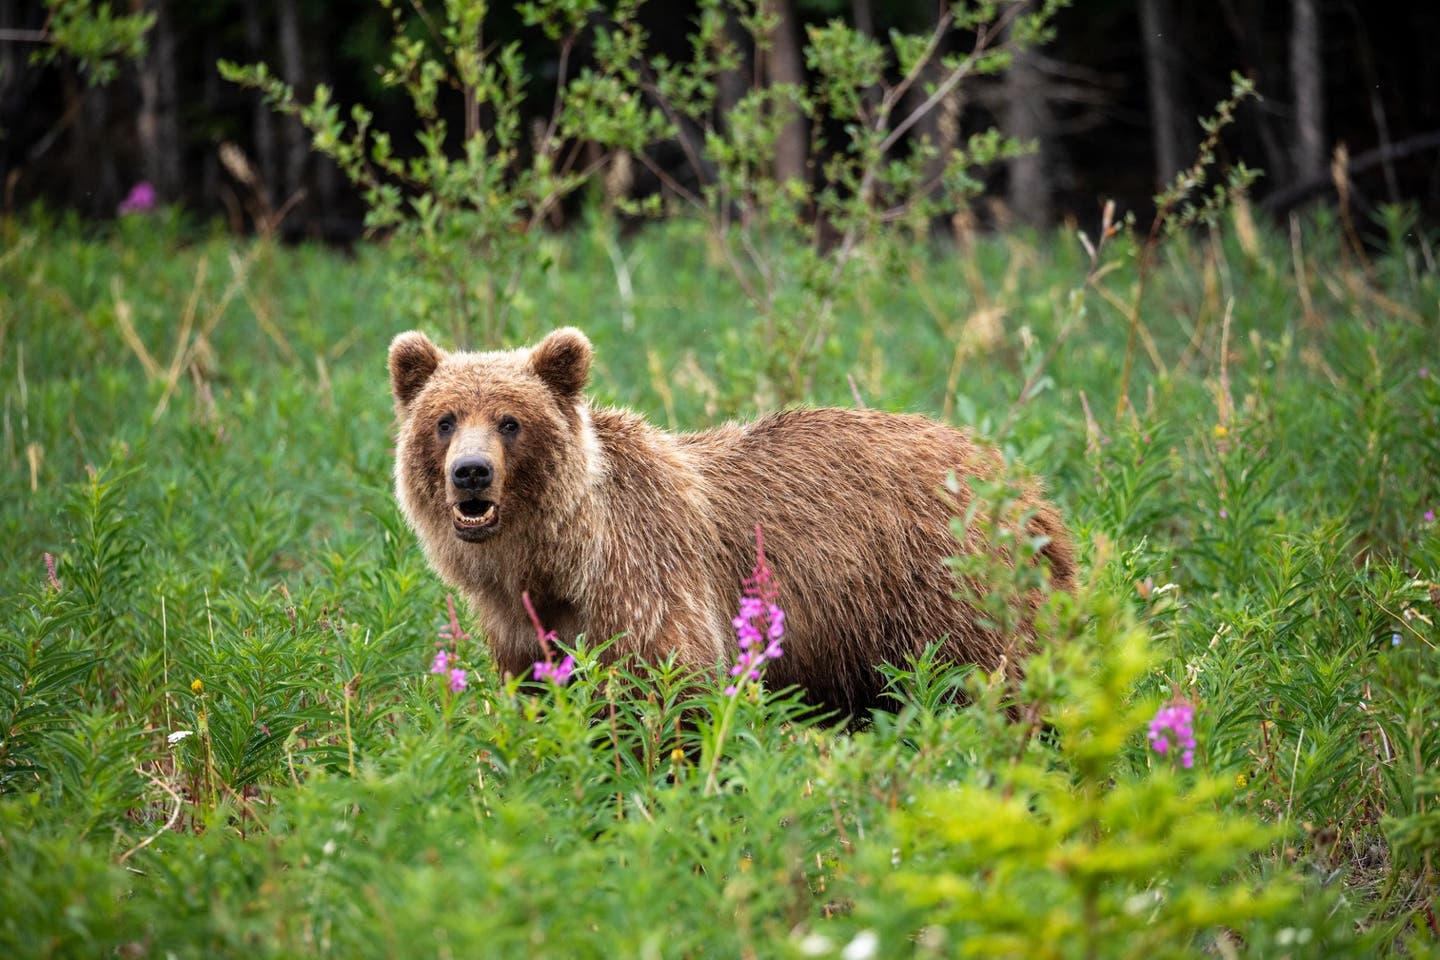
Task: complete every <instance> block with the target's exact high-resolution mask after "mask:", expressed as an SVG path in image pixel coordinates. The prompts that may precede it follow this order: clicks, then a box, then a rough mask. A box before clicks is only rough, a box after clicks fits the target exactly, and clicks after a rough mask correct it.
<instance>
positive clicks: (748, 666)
mask: <svg viewBox="0 0 1440 960" xmlns="http://www.w3.org/2000/svg"><path fill="white" fill-rule="evenodd" d="M779 596H780V591H779V589H778V588H777V587H776V586H775V575H774V573H773V572H772V571H771V569H770V564H769V562H768V561H767V560H766V559H765V540H764V537H763V536H762V535H761V532H760V527H759V525H758V524H757V525H756V527H755V567H754V569H752V570H751V571H750V576H749V577H748V578H746V580H745V586H744V592H743V593H742V594H741V597H740V611H739V615H738V616H736V617H735V619H733V620H731V621H730V622H731V624H732V625H733V626H734V627H735V639H736V640H737V641H738V642H739V644H740V655H739V656H738V657H736V658H735V665H734V666H733V667H731V668H730V676H732V677H734V678H735V682H734V683H732V684H731V685H730V686H728V687H726V688H725V693H726V694H727V695H729V696H732V697H733V696H735V694H737V693H739V692H740V688H741V687H742V686H744V685H745V683H746V682H747V681H758V680H759V679H760V674H761V668H762V667H763V666H764V665H765V663H766V662H767V661H770V660H775V659H778V658H779V657H780V656H782V655H783V654H784V652H785V651H784V649H783V648H782V647H781V645H780V641H781V640H783V639H784V637H785V611H784V610H782V609H780V606H779V604H777V603H776V600H778V599H779Z"/></svg>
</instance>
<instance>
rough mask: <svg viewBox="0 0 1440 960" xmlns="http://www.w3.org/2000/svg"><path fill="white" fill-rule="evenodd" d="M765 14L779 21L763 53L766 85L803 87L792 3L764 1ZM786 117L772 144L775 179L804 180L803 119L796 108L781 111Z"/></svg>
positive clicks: (807, 147)
mask: <svg viewBox="0 0 1440 960" xmlns="http://www.w3.org/2000/svg"><path fill="white" fill-rule="evenodd" d="M764 6H765V8H766V12H767V13H770V14H772V15H774V16H776V17H778V18H779V22H778V23H777V24H776V26H775V29H774V31H772V32H771V34H770V49H769V50H767V51H766V52H765V77H766V81H767V82H768V83H770V84H778V83H784V84H793V85H794V86H795V87H796V88H797V89H804V86H805V63H804V60H803V55H802V53H801V49H800V25H799V22H798V21H797V19H796V17H795V4H794V0H764ZM783 112H784V113H785V114H787V115H788V116H789V120H788V121H787V122H786V123H785V126H784V128H782V129H781V131H780V139H779V140H778V141H777V142H776V144H775V176H776V177H777V178H778V179H780V180H791V179H795V180H805V179H807V178H808V173H807V171H806V161H807V159H808V156H809V153H810V144H809V134H808V133H807V131H806V129H805V118H804V117H803V116H801V114H800V108H799V107H798V106H793V107H787V108H784V111H783Z"/></svg>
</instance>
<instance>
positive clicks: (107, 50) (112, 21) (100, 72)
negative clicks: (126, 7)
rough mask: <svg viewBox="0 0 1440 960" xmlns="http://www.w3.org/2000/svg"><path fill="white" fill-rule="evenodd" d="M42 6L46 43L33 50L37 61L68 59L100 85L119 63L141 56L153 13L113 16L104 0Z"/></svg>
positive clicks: (63, 0) (58, 0)
mask: <svg viewBox="0 0 1440 960" xmlns="http://www.w3.org/2000/svg"><path fill="white" fill-rule="evenodd" d="M45 6H46V7H48V8H49V11H50V15H49V19H48V20H47V23H46V28H47V29H46V31H45V36H44V39H45V40H46V41H47V43H46V45H45V46H42V47H40V48H39V49H38V50H36V52H35V54H34V56H35V58H36V59H37V60H39V61H41V62H49V61H51V60H54V59H55V58H56V57H58V56H61V55H63V56H66V57H69V58H71V59H73V60H75V61H76V62H77V63H78V64H79V66H80V71H81V73H83V74H84V75H85V76H86V78H87V79H88V80H89V81H90V82H91V83H93V84H96V85H98V86H104V85H105V84H107V83H109V82H110V81H111V80H114V79H115V74H116V71H117V70H118V69H119V64H120V62H121V61H124V60H139V59H140V58H141V57H143V56H145V49H146V42H145V35H146V34H147V33H149V32H150V28H151V27H153V26H154V25H155V14H154V13H153V12H140V13H131V14H122V15H119V16H117V15H116V14H115V12H114V10H113V9H112V7H111V4H110V3H109V2H108V0H99V3H96V2H94V0H45Z"/></svg>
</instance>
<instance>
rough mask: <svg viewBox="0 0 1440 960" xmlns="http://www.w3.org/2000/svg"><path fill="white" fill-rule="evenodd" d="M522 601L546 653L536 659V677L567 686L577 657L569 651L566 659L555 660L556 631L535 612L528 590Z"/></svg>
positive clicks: (522, 595) (542, 650) (521, 597)
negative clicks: (540, 658) (541, 657)
mask: <svg viewBox="0 0 1440 960" xmlns="http://www.w3.org/2000/svg"><path fill="white" fill-rule="evenodd" d="M520 601H521V602H522V603H524V604H525V612H526V613H528V614H529V615H530V622H531V623H532V624H534V625H535V639H536V641H537V642H539V644H540V651H541V652H542V653H543V654H545V659H544V660H536V661H535V679H536V680H549V681H550V682H551V683H553V684H555V685H556V686H557V687H563V686H565V684H567V683H569V682H570V677H571V676H572V675H573V674H574V673H575V658H574V657H573V656H571V655H570V654H568V653H567V654H565V659H563V660H561V661H560V662H559V663H556V662H555V643H556V640H557V638H556V636H555V631H554V630H546V629H545V624H543V623H541V622H540V614H538V613H536V612H535V604H533V603H531V602H530V594H529V592H528V591H527V592H522V593H521V594H520Z"/></svg>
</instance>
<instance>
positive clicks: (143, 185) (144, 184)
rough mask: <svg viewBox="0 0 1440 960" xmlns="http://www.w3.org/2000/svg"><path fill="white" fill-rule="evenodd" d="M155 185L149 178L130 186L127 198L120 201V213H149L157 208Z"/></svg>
mask: <svg viewBox="0 0 1440 960" xmlns="http://www.w3.org/2000/svg"><path fill="white" fill-rule="evenodd" d="M155 200H156V196H155V186H154V185H153V184H152V183H151V182H150V181H149V180H141V181H140V182H139V183H137V184H135V186H133V187H131V188H130V192H129V193H128V194H126V196H125V199H124V200H121V201H120V207H119V213H120V215H121V216H124V215H125V214H127V213H147V212H149V211H151V210H154V209H155Z"/></svg>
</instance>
